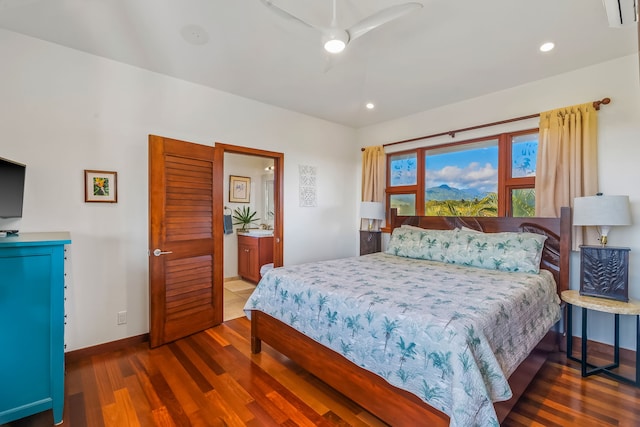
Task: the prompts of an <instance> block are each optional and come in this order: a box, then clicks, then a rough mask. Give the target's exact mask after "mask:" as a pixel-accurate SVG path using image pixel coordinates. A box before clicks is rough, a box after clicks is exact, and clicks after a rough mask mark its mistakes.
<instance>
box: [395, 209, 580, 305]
mask: <svg viewBox="0 0 640 427" xmlns="http://www.w3.org/2000/svg"><path fill="white" fill-rule="evenodd" d="M403 224H408V225H413V226H416V227H420V228H427V229H433V230H453V229H455V228H459V227H468V228H472V229H474V230H478V231H482V232H484V233H499V232H502V231H516V232H522V231H526V232H529V233H538V234H543V235H545V236H547V240H546V241H545V243H544V249H543V250H542V260H541V261H540V268H543V269H545V270H548V271H550V272H551V273H552V274H553V276H554V277H555V279H556V283H557V285H558V294H560V293H561V292H562V291H564V290H567V289H569V258H570V255H571V210H570V208H568V207H564V208H562V209H561V212H560V218H539V217H527V218H513V217H470V216H399V215H398V214H397V210H396V209H391V216H390V218H389V224H388V226H389V227H390V228H391V231H392V232H393V229H395V228H397V227H400V226H401V225H403Z"/></svg>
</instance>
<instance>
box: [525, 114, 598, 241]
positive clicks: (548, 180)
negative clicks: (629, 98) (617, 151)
mask: <svg viewBox="0 0 640 427" xmlns="http://www.w3.org/2000/svg"><path fill="white" fill-rule="evenodd" d="M597 139H598V111H597V110H596V109H595V107H594V106H593V103H588V104H581V105H574V106H572V107H566V108H560V109H557V110H552V111H546V112H544V113H541V114H540V135H539V138H538V159H537V161H538V164H537V171H536V216H546V217H559V216H560V208H561V207H562V206H571V208H573V199H574V198H575V197H581V196H594V195H595V194H596V193H597V192H598V158H597V155H598V145H597ZM583 229H584V227H573V236H572V241H573V249H574V250H578V248H579V246H580V245H581V244H583V243H589V244H591V243H594V242H589V241H587V239H586V238H585V237H586V236H585V234H584V230H583Z"/></svg>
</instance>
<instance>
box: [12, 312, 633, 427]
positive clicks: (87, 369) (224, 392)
mask: <svg viewBox="0 0 640 427" xmlns="http://www.w3.org/2000/svg"><path fill="white" fill-rule="evenodd" d="M249 328H250V324H249V321H248V320H247V319H246V318H240V319H235V320H231V321H228V322H226V323H225V324H223V325H221V326H218V327H215V328H212V329H209V330H207V331H204V332H201V333H198V334H195V335H193V336H190V337H188V338H185V339H181V340H179V341H177V342H174V343H172V344H169V345H165V346H162V347H160V348H157V349H153V350H150V349H149V348H148V346H147V345H146V343H143V344H138V345H135V346H132V347H130V348H127V349H125V350H121V351H116V352H111V353H106V354H101V355H97V356H93V357H91V358H89V359H87V360H81V361H78V362H73V363H69V364H68V365H67V374H66V385H65V389H66V393H65V394H66V397H65V399H66V400H65V410H64V424H63V426H66V427H101V426H114V427H123V426H143V427H144V426H179V427H180V426H384V425H385V424H383V423H382V422H380V421H379V420H378V419H376V418H375V417H373V416H372V415H371V414H369V413H367V412H366V411H364V410H363V409H362V408H360V407H359V406H357V405H356V404H354V403H353V402H352V401H350V400H347V399H345V398H344V397H343V396H341V395H340V394H338V393H337V392H335V391H333V390H332V389H330V388H329V387H327V386H326V385H324V384H323V383H321V382H320V381H319V380H317V379H315V378H314V377H312V376H311V375H309V374H307V373H305V372H304V371H302V370H301V369H299V368H298V367H297V366H296V365H294V364H293V363H292V362H290V361H288V360H287V359H286V358H284V357H283V356H281V355H280V354H278V353H276V352H274V351H272V350H271V349H270V348H269V346H267V345H263V352H262V353H261V354H259V355H251V353H250V344H249ZM51 424H52V416H51V413H50V412H45V413H42V414H38V415H34V416H32V417H29V418H25V419H22V420H19V421H15V422H12V423H9V424H6V425H5V426H3V427H8V426H10V427H44V426H50V425H51ZM415 425H416V426H417V425H420V422H419V420H418V421H416V424H415ZM503 425H505V426H640V389H638V388H635V387H632V386H630V385H625V384H620V383H618V382H616V381H613V380H610V379H608V378H607V377H603V376H600V375H597V376H592V377H589V378H586V379H583V378H582V377H581V376H580V371H579V367H578V365H577V364H576V363H574V362H569V363H567V362H566V358H565V357H564V355H563V354H561V353H558V354H557V355H556V356H554V357H553V360H549V361H547V362H546V364H545V366H544V367H543V368H542V370H541V371H540V373H539V374H538V376H537V377H536V379H535V380H534V382H533V383H532V384H531V385H530V386H529V388H528V389H527V392H526V393H525V395H524V396H523V397H522V398H521V399H520V401H519V402H518V404H517V406H516V407H515V410H514V411H512V413H511V414H510V415H509V418H507V420H506V421H505V423H503Z"/></svg>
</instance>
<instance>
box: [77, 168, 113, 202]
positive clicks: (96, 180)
mask: <svg viewBox="0 0 640 427" xmlns="http://www.w3.org/2000/svg"><path fill="white" fill-rule="evenodd" d="M117 177H118V173H117V172H110V171H95V170H86V169H85V171H84V201H85V202H102V203H117V202H118V185H117Z"/></svg>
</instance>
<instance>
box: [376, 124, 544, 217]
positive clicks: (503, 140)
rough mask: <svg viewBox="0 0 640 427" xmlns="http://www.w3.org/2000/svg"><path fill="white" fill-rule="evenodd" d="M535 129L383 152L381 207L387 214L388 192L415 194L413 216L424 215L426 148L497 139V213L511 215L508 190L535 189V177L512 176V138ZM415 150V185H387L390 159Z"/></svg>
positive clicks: (389, 197)
mask: <svg viewBox="0 0 640 427" xmlns="http://www.w3.org/2000/svg"><path fill="white" fill-rule="evenodd" d="M538 132H539V129H538V128H531V129H524V130H519V131H513V132H504V133H500V134H495V135H490V136H484V137H480V138H473V139H468V140H465V141H457V142H449V143H443V144H436V145H429V146H423V147H417V148H412V149H409V150H402V151H394V152H393V153H388V154H387V156H386V157H387V173H386V180H387V181H386V187H385V206H386V207H387V210H386V211H387V213H388V212H389V207H390V200H391V195H396V194H415V196H416V212H415V215H416V216H424V211H425V190H426V188H425V187H426V183H425V173H426V165H425V156H426V153H427V152H428V151H432V150H441V149H443V148H444V149H446V148H448V147H458V146H460V145H472V144H475V143H480V142H483V141H490V140H497V141H498V188H497V195H498V216H499V217H504V216H512V206H511V191H512V190H515V189H529V188H531V189H533V188H535V177H531V176H527V177H518V178H513V177H512V157H511V156H512V147H513V138H514V137H517V136H520V135H527V134H533V133H538ZM412 153H416V168H417V170H416V181H417V183H416V184H415V185H397V186H391V185H390V184H391V158H392V157H393V156H398V155H407V154H412Z"/></svg>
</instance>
